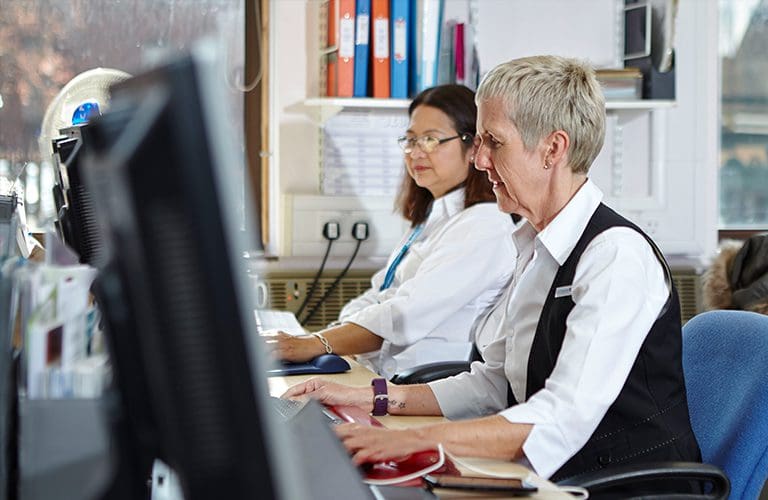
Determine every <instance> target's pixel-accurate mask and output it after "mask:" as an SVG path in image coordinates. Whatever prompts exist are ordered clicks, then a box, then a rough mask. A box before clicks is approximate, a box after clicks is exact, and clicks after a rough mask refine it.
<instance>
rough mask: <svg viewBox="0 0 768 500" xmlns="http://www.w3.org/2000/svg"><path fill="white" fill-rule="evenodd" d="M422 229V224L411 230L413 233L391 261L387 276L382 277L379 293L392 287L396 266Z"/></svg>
mask: <svg viewBox="0 0 768 500" xmlns="http://www.w3.org/2000/svg"><path fill="white" fill-rule="evenodd" d="M423 229H424V224H419V225H418V226H416V227H414V228H413V231H412V232H411V235H410V236H409V237H408V240H406V242H405V244H404V245H403V248H401V249H400V251H399V252H398V253H397V255H396V256H395V258H394V259H392V263H391V264H390V265H389V269H387V274H385V275H384V283H382V284H381V288H379V291H382V290H386V289H387V288H389V287H390V285H392V281H393V280H394V279H395V270H396V269H397V266H399V265H400V261H402V260H403V257H405V254H406V253H408V249H409V248H411V244H412V243H413V242H414V241H416V238H418V236H419V235H420V234H421V231H422V230H423Z"/></svg>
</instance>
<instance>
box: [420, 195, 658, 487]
mask: <svg viewBox="0 0 768 500" xmlns="http://www.w3.org/2000/svg"><path fill="white" fill-rule="evenodd" d="M601 199H602V193H601V192H600V190H599V189H598V188H597V186H595V185H594V184H593V183H592V182H591V181H587V183H586V184H585V185H584V186H582V187H581V189H580V190H579V191H578V192H577V193H576V195H575V196H574V197H573V199H572V200H571V201H570V202H569V203H568V205H566V206H565V208H564V209H563V210H562V211H561V212H560V213H559V214H558V215H557V217H555V219H554V220H553V221H552V222H551V223H550V224H549V225H548V226H547V227H546V228H545V229H544V230H543V231H542V232H540V233H536V231H535V230H534V229H533V227H532V226H531V225H530V224H528V223H523V224H521V225H519V226H518V228H517V229H516V230H515V232H514V237H513V239H514V242H515V245H516V248H517V251H518V252H519V257H518V259H517V260H518V262H517V264H516V266H515V272H514V277H513V279H512V282H511V284H510V288H509V289H508V290H507V291H506V292H505V294H504V298H503V299H502V300H501V301H500V302H499V304H498V305H497V307H495V308H494V309H493V310H492V311H491V313H490V314H489V315H488V316H487V317H485V318H484V319H483V323H482V324H481V325H479V326H482V331H478V334H477V340H478V348H479V349H480V350H481V352H482V354H483V357H484V359H485V361H486V362H485V364H482V363H479V362H478V363H473V365H472V371H471V372H470V373H464V374H461V375H458V376H456V377H452V378H450V379H444V380H438V381H436V382H432V383H430V387H431V388H432V391H433V393H434V394H435V397H436V398H437V401H438V404H439V405H440V409H441V410H442V412H443V415H445V416H446V417H448V418H468V417H477V416H482V415H488V414H492V413H496V412H500V413H499V414H500V415H502V416H503V417H504V418H506V419H507V420H509V421H510V422H517V423H528V424H533V429H532V430H531V433H530V434H529V436H528V438H527V439H526V441H525V443H524V445H523V452H524V453H525V457H526V459H527V460H528V462H529V463H530V465H531V466H532V467H533V468H534V470H535V471H536V473H537V474H539V475H540V476H542V477H549V476H551V475H552V474H553V473H554V472H556V471H557V470H558V469H559V468H560V467H561V466H562V465H563V464H564V463H565V462H566V461H567V460H568V459H569V458H570V457H572V456H573V455H574V454H576V452H578V451H579V450H580V449H581V447H582V446H584V444H585V443H586V442H587V440H588V439H589V437H590V436H591V435H592V433H593V432H594V431H595V429H596V428H597V426H598V424H599V423H600V421H601V420H602V419H603V417H604V416H605V414H606V412H607V411H608V408H609V407H610V406H611V404H612V403H613V402H614V401H615V400H616V398H617V397H618V395H619V392H620V391H621V388H622V387H623V386H624V382H625V381H626V379H627V377H628V376H629V372H630V370H631V368H632V365H633V363H634V361H635V358H636V357H637V354H638V352H639V351H640V347H641V345H642V343H643V341H644V340H645V337H646V336H647V335H648V332H649V331H650V328H651V326H652V325H653V323H654V322H655V321H656V318H657V317H658V315H659V313H660V312H661V309H662V307H663V306H664V303H665V302H666V301H667V298H668V296H669V289H668V288H667V284H666V281H665V277H664V271H663V268H662V266H661V264H660V263H659V261H658V259H657V258H656V255H655V254H654V252H653V250H652V249H651V246H650V245H649V244H648V242H647V241H646V240H645V238H643V236H642V235H640V234H639V233H637V232H636V231H634V230H632V229H629V228H624V227H614V228H611V229H608V230H606V231H604V232H603V233H601V234H599V235H598V236H597V237H595V239H593V240H592V242H590V243H589V244H588V245H587V247H586V249H585V250H584V253H583V254H582V255H581V258H580V259H579V263H578V264H577V267H576V274H575V275H574V278H573V284H572V287H571V293H572V297H573V300H574V302H575V304H576V305H575V306H574V308H573V310H572V311H571V313H570V314H569V315H568V319H567V323H566V324H567V329H566V333H565V339H564V341H563V345H562V349H561V350H560V354H559V356H558V358H557V362H556V364H555V367H554V370H553V372H552V374H551V375H550V376H549V378H548V379H547V381H546V383H545V386H544V388H543V389H542V390H540V391H538V392H537V393H535V394H533V395H532V396H531V398H530V399H528V400H526V399H525V388H526V380H527V369H528V357H529V354H530V351H531V344H532V342H533V337H534V334H535V332H536V326H537V324H538V321H539V316H540V314H541V309H542V307H543V306H544V302H545V300H546V298H547V294H548V292H549V290H550V287H551V285H552V281H553V280H554V278H555V273H556V272H557V270H558V268H559V267H560V266H561V265H563V264H564V263H565V260H566V259H567V258H568V256H569V255H570V253H571V251H572V250H573V248H574V246H575V245H576V243H577V242H578V240H579V239H580V238H581V235H582V233H583V232H584V229H585V227H586V225H587V222H588V221H589V219H590V217H591V216H592V214H593V213H594V211H595V210H596V209H597V206H598V204H599V203H600V200H601ZM508 385H509V386H511V388H512V392H513V394H514V396H515V399H516V400H517V401H518V402H520V404H517V405H514V406H512V407H511V408H507V406H508V405H507V387H508ZM505 408H507V409H505Z"/></svg>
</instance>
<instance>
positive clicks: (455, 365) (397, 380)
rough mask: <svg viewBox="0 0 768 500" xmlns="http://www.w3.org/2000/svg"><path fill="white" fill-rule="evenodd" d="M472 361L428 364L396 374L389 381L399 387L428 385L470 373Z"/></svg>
mask: <svg viewBox="0 0 768 500" xmlns="http://www.w3.org/2000/svg"><path fill="white" fill-rule="evenodd" d="M471 364H472V362H471V361H446V362H442V361H441V362H437V363H426V364H423V365H419V366H414V367H413V368H409V369H408V370H403V371H402V372H400V373H396V374H395V375H394V376H393V377H392V378H391V379H390V380H389V381H390V382H392V383H393V384H398V385H411V384H426V383H427V382H432V381H433V380H438V379H441V378H446V377H452V376H453V375H458V374H459V373H461V372H468V371H469V365H471Z"/></svg>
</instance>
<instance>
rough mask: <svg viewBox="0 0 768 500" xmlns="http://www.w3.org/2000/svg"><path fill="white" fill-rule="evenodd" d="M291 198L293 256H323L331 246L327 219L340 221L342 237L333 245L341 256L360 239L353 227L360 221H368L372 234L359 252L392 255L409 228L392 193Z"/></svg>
mask: <svg viewBox="0 0 768 500" xmlns="http://www.w3.org/2000/svg"><path fill="white" fill-rule="evenodd" d="M289 201H290V203H291V214H292V217H293V220H292V224H291V226H292V227H291V229H290V231H289V232H288V234H290V235H291V241H290V242H289V244H288V248H290V249H291V255H293V256H309V257H320V256H322V255H323V253H325V249H326V248H327V246H328V241H327V240H326V239H325V237H324V236H323V227H324V226H325V224H326V223H327V222H337V223H338V224H339V239H337V240H335V241H334V242H333V246H332V247H331V255H332V256H338V257H347V256H349V255H351V253H352V252H353V251H354V248H355V246H356V245H357V240H356V239H355V238H354V237H353V236H352V229H353V227H354V224H355V223H356V222H365V223H367V224H368V238H367V239H366V240H365V241H363V243H362V245H361V246H360V251H359V254H358V255H361V256H367V257H386V256H388V255H389V254H390V253H391V252H392V248H394V247H395V246H396V245H397V243H398V242H399V241H400V240H401V238H402V236H403V234H404V232H405V231H406V230H407V229H408V224H407V222H406V221H405V220H404V219H403V218H402V217H401V216H400V215H399V214H397V213H395V211H394V208H393V206H394V202H393V200H392V198H391V197H381V196H370V197H366V198H365V199H361V198H357V197H353V196H333V197H331V196H317V195H292V196H290V200H289Z"/></svg>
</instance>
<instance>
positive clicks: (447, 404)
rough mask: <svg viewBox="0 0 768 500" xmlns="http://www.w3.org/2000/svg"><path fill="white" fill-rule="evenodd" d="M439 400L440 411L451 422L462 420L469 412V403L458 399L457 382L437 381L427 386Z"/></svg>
mask: <svg viewBox="0 0 768 500" xmlns="http://www.w3.org/2000/svg"><path fill="white" fill-rule="evenodd" d="M427 385H428V386H429V388H430V389H432V393H433V394H434V395H435V399H437V404H438V406H440V411H441V412H442V414H443V416H444V417H445V418H447V419H449V420H454V419H457V418H462V417H463V416H464V414H465V413H466V411H467V408H466V406H467V403H466V401H464V400H463V398H459V397H456V388H455V382H452V381H451V380H449V379H441V380H435V381H434V382H429V383H428V384H427Z"/></svg>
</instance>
